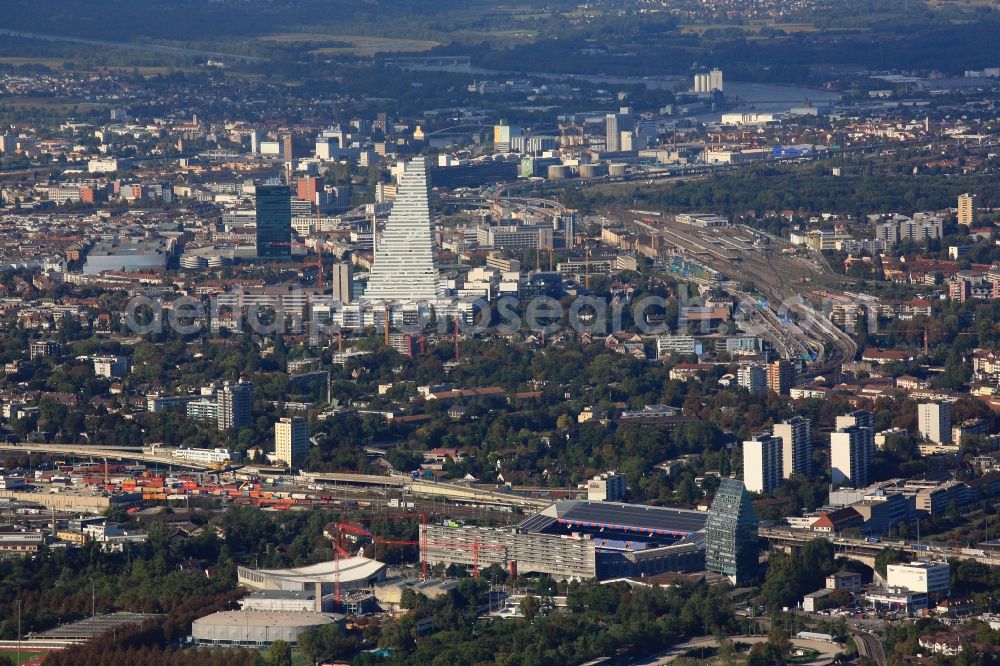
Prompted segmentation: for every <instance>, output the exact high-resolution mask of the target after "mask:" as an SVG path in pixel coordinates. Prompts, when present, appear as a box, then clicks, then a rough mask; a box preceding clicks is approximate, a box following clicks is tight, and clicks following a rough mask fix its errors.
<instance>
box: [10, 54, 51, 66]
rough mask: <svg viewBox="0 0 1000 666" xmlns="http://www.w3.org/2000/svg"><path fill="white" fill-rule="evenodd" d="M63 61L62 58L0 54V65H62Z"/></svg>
mask: <svg viewBox="0 0 1000 666" xmlns="http://www.w3.org/2000/svg"><path fill="white" fill-rule="evenodd" d="M64 62H66V60H65V59H64V58H46V57H43V56H36V57H24V58H22V57H15V56H0V65H45V66H46V67H62V64H63V63H64Z"/></svg>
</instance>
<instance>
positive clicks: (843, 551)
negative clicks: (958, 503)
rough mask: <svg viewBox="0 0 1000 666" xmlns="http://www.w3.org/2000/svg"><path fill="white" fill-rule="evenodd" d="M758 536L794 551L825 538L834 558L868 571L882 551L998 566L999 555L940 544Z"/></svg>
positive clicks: (773, 532) (801, 533)
mask: <svg viewBox="0 0 1000 666" xmlns="http://www.w3.org/2000/svg"><path fill="white" fill-rule="evenodd" d="M759 534H760V536H762V537H764V538H765V539H767V540H768V541H769V542H770V543H771V545H772V546H777V547H779V548H784V549H790V548H798V547H800V546H802V545H804V544H806V543H808V542H810V541H812V540H814V539H826V540H827V541H829V542H831V543H832V544H833V547H834V550H835V551H836V554H837V555H839V556H841V557H846V558H848V559H852V560H856V561H858V562H861V563H863V564H866V565H868V566H870V567H872V568H874V566H875V557H876V556H877V555H878V554H879V553H880V552H882V551H883V550H885V549H886V548H895V549H896V550H901V551H904V552H906V553H908V554H910V555H912V556H913V557H914V558H918V557H922V558H925V559H927V558H934V559H943V560H946V559H949V558H958V559H962V560H976V561H977V562H981V563H982V564H988V565H990V566H1000V552H986V551H979V552H977V553H971V552H965V551H963V549H962V548H956V547H953V546H948V545H943V544H928V543H925V542H921V543H917V542H916V541H904V540H899V539H896V540H885V541H882V540H880V541H868V540H866V539H855V538H848V537H840V536H836V535H835V534H826V533H823V532H811V531H809V530H792V529H775V528H761V529H760V530H759ZM980 553H981V554H980Z"/></svg>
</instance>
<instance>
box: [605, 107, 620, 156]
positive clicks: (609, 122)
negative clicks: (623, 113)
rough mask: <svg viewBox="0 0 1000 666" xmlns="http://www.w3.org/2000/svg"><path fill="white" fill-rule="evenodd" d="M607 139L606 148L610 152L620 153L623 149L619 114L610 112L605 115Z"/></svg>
mask: <svg viewBox="0 0 1000 666" xmlns="http://www.w3.org/2000/svg"><path fill="white" fill-rule="evenodd" d="M604 128H605V132H604V134H605V140H604V148H605V150H607V151H608V152H609V153H618V152H621V149H622V135H621V130H620V129H619V128H618V114H617V113H609V114H607V115H606V116H604Z"/></svg>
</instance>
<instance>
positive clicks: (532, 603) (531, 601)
mask: <svg viewBox="0 0 1000 666" xmlns="http://www.w3.org/2000/svg"><path fill="white" fill-rule="evenodd" d="M520 606H521V615H523V616H524V619H526V620H527V621H528V622H531V621H532V620H534V619H535V618H536V617H538V613H539V611H540V610H541V609H542V604H541V602H540V601H538V597H536V596H534V595H532V594H529V595H528V596H526V597H525V598H524V599H521V604H520Z"/></svg>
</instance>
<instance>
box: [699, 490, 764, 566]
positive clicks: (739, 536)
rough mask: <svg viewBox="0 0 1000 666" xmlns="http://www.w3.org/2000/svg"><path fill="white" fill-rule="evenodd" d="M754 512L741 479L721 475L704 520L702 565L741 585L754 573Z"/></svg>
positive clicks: (755, 561) (755, 514) (755, 528)
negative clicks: (703, 561)
mask: <svg viewBox="0 0 1000 666" xmlns="http://www.w3.org/2000/svg"><path fill="white" fill-rule="evenodd" d="M757 552H758V548H757V513H756V512H755V511H754V510H753V504H751V503H750V493H748V492H747V489H746V487H745V486H744V485H743V482H742V481H739V480H736V479H723V480H722V483H721V484H719V489H718V490H717V491H716V493H715V499H713V500H712V508H710V509H709V510H708V520H707V521H706V523H705V568H706V569H708V570H709V571H715V572H717V573H721V574H723V575H725V576H728V577H729V579H730V580H731V581H733V583H734V584H735V585H743V584H744V583H745V582H746V581H748V580H750V579H752V578H754V576H755V575H756V574H757Z"/></svg>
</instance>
